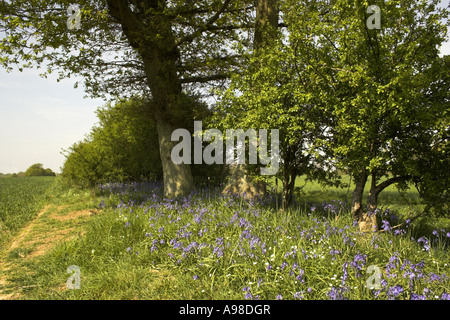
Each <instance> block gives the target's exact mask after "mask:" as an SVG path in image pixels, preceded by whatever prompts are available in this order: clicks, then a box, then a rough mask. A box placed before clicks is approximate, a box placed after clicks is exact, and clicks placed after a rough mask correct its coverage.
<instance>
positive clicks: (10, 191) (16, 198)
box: [0, 177, 55, 245]
mask: <svg viewBox="0 0 450 320" xmlns="http://www.w3.org/2000/svg"><path fill="white" fill-rule="evenodd" d="M54 183H55V178H54V177H25V178H3V179H0V245H2V244H3V243H4V242H5V241H7V240H8V239H10V238H11V237H12V236H13V235H14V233H16V232H17V231H18V230H20V229H21V228H22V227H23V226H24V225H25V224H26V223H27V222H28V221H30V220H31V219H32V218H34V217H35V215H36V214H37V212H38V211H39V210H40V209H41V207H42V206H43V204H44V203H45V201H47V200H48V197H47V196H48V193H47V192H48V190H49V188H51V186H52V184H54Z"/></svg>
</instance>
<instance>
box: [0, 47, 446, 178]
mask: <svg viewBox="0 0 450 320" xmlns="http://www.w3.org/2000/svg"><path fill="white" fill-rule="evenodd" d="M441 54H446V55H449V54H450V42H446V43H445V44H444V46H443V47H442V48H441ZM41 70H42V69H41ZM40 72H41V71H40V70H36V69H25V70H24V71H23V72H19V71H14V72H11V73H6V71H5V69H1V68H0V172H1V173H13V172H19V171H25V170H26V169H27V168H28V167H29V166H30V165H32V164H34V163H43V164H44V167H45V168H50V169H52V170H53V171H55V172H60V171H61V170H60V167H61V166H62V165H63V163H64V159H65V158H64V156H63V155H62V154H61V150H62V149H63V148H64V149H66V148H68V147H70V146H71V145H72V144H73V143H75V142H77V141H80V140H82V139H83V138H84V137H85V135H86V134H87V133H89V132H90V129H91V128H92V126H93V125H94V124H95V123H96V122H97V118H96V115H95V110H96V109H97V107H99V106H102V105H103V104H105V101H103V100H101V99H84V98H83V97H84V95H85V93H84V91H83V87H82V86H81V85H80V86H79V87H78V88H77V89H75V88H74V87H73V85H74V83H75V81H76V79H75V78H72V79H65V80H62V81H61V82H59V83H58V82H57V81H56V75H55V76H49V77H48V78H47V79H45V78H41V77H40V76H39V73H40ZM78 80H80V79H78ZM81 82H82V81H80V83H81Z"/></svg>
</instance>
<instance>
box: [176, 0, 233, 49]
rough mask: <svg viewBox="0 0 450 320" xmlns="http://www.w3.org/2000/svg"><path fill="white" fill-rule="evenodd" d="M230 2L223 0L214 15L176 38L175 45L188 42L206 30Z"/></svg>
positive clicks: (229, 0)
mask: <svg viewBox="0 0 450 320" xmlns="http://www.w3.org/2000/svg"><path fill="white" fill-rule="evenodd" d="M230 2H231V0H225V2H224V3H223V5H222V7H221V8H220V9H219V10H218V11H217V12H216V14H215V15H213V16H212V17H211V18H210V19H209V20H208V21H206V23H205V24H204V25H203V26H201V27H199V28H198V29H197V30H196V31H194V32H192V33H190V34H188V35H186V36H184V37H183V38H181V39H180V40H178V41H177V42H176V43H175V46H176V47H178V46H179V45H180V44H182V43H184V42H190V41H192V40H194V39H195V37H198V36H199V35H200V34H201V33H202V32H204V31H206V30H208V28H209V27H210V26H211V25H212V24H213V23H214V22H216V21H217V19H219V17H220V15H221V14H222V13H223V12H224V11H225V9H226V8H227V6H228V4H229V3H230Z"/></svg>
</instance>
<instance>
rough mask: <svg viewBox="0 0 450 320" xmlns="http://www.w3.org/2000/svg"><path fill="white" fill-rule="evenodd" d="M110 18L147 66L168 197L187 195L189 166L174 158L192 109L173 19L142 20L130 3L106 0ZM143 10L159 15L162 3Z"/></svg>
mask: <svg viewBox="0 0 450 320" xmlns="http://www.w3.org/2000/svg"><path fill="white" fill-rule="evenodd" d="M107 4H108V8H109V11H110V13H111V15H112V16H113V17H114V18H115V19H117V21H118V22H119V23H120V24H121V25H122V31H123V33H124V35H125V36H126V37H127V39H128V41H129V43H130V45H131V46H132V47H133V48H135V49H136V50H137V52H138V53H139V55H140V56H141V58H142V61H143V64H144V71H145V75H146V80H147V84H148V86H149V88H150V90H151V95H152V97H151V98H152V99H151V100H152V101H151V103H150V104H149V111H150V112H151V114H152V116H153V117H154V119H155V122H156V126H157V130H158V138H159V148H160V154H161V162H162V168H163V176H164V194H165V195H166V196H180V195H185V194H187V193H189V192H190V191H192V190H193V188H194V183H193V178H192V174H191V170H190V167H189V164H179V165H177V164H175V163H174V162H173V161H172V159H171V151H172V148H173V146H174V145H175V143H174V142H172V141H171V136H172V132H173V131H174V130H175V129H178V128H183V127H186V120H185V119H186V118H187V116H186V115H187V114H189V113H190V112H192V110H191V106H187V105H185V104H184V103H183V97H182V88H181V83H180V79H179V76H178V73H177V68H176V63H177V61H178V60H179V59H180V52H179V51H178V48H177V46H176V41H175V37H174V34H173V29H172V25H171V21H170V19H167V17H166V16H165V15H164V14H154V13H151V14H150V13H149V14H148V15H147V16H146V18H147V19H146V20H145V21H143V20H142V17H143V16H140V14H139V12H135V11H133V10H132V9H131V7H130V4H129V2H128V1H124V0H107ZM140 5H142V6H143V7H144V8H145V7H146V6H148V9H150V10H149V11H152V12H158V11H161V10H162V3H160V2H159V1H151V2H142V3H141V4H140Z"/></svg>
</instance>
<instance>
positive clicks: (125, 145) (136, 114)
mask: <svg viewBox="0 0 450 320" xmlns="http://www.w3.org/2000/svg"><path fill="white" fill-rule="evenodd" d="M96 113H97V117H98V124H97V125H96V126H94V127H93V128H92V130H91V132H90V133H89V135H88V136H87V137H86V138H85V139H84V140H83V141H80V142H78V143H75V144H74V145H72V146H71V147H70V148H69V149H68V150H65V151H64V154H65V156H66V161H65V162H64V166H63V170H62V176H63V177H64V178H65V179H67V180H68V181H71V182H72V183H74V184H78V185H82V186H86V187H90V188H93V187H95V186H96V185H97V184H99V183H106V182H125V181H137V180H140V179H151V180H156V179H160V178H161V177H162V168H161V160H160V156H159V148H158V136H157V135H158V133H157V130H156V125H155V123H154V121H153V120H152V119H151V117H150V116H149V115H148V114H147V113H146V109H145V100H144V99H139V98H133V99H127V100H121V101H118V102H117V103H116V104H114V105H112V104H111V103H107V104H106V105H105V106H103V107H100V108H98V109H97V112H96Z"/></svg>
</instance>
